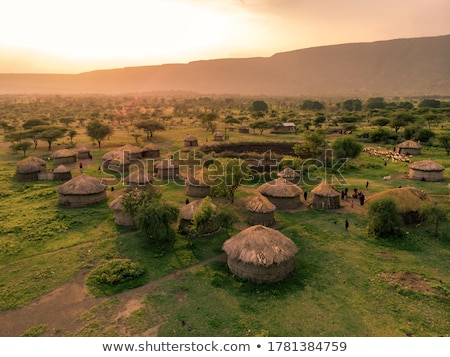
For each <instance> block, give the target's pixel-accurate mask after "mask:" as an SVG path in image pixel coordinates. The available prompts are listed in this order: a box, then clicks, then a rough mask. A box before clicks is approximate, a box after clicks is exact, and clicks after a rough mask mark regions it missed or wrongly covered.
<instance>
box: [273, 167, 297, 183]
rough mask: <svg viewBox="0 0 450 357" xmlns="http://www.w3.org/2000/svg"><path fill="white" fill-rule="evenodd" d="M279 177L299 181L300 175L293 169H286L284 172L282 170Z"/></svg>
mask: <svg viewBox="0 0 450 357" xmlns="http://www.w3.org/2000/svg"><path fill="white" fill-rule="evenodd" d="M277 176H278V177H281V178H285V179H287V180H297V179H299V178H300V173H299V172H298V171H295V170H294V169H293V168H291V167H286V168H284V169H283V170H281V171H280V172H279V173H278V175H277Z"/></svg>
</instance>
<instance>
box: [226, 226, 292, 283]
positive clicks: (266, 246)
mask: <svg viewBox="0 0 450 357" xmlns="http://www.w3.org/2000/svg"><path fill="white" fill-rule="evenodd" d="M223 250H224V251H225V253H226V255H227V264H228V268H229V269H230V271H231V272H232V273H233V274H235V275H237V276H239V277H241V278H243V279H248V280H251V281H254V282H256V283H272V282H277V281H281V280H283V279H285V278H287V277H289V276H290V275H291V274H292V272H293V271H294V268H295V254H296V253H297V251H298V248H297V246H296V245H295V243H294V242H293V241H292V240H291V239H289V238H288V237H286V236H285V235H284V234H282V233H280V232H278V231H277V230H275V229H272V228H269V227H265V226H263V225H257V226H251V227H249V228H247V229H245V230H243V231H241V232H240V233H238V234H236V235H234V236H233V237H231V238H230V239H228V240H227V241H225V243H224V244H223Z"/></svg>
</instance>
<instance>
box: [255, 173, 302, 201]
mask: <svg viewBox="0 0 450 357" xmlns="http://www.w3.org/2000/svg"><path fill="white" fill-rule="evenodd" d="M258 192H259V193H261V194H263V195H264V196H271V197H297V196H300V195H301V194H302V192H303V190H302V189H301V188H300V186H297V185H296V184H294V183H292V182H290V181H288V180H286V179H284V178H282V177H280V178H278V179H275V180H272V181H269V182H266V183H264V184H262V185H261V186H259V187H258Z"/></svg>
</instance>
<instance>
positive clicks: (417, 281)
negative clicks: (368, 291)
mask: <svg viewBox="0 0 450 357" xmlns="http://www.w3.org/2000/svg"><path fill="white" fill-rule="evenodd" d="M378 277H380V278H381V279H383V280H385V281H387V282H388V283H389V285H392V286H398V287H401V288H403V289H407V290H411V291H414V292H417V293H428V294H434V295H437V296H441V297H445V296H446V294H445V293H444V292H443V291H441V290H439V289H437V288H436V286H439V285H440V284H441V282H440V281H438V280H432V279H427V278H425V277H423V276H421V275H419V274H416V273H411V272H389V273H380V274H378Z"/></svg>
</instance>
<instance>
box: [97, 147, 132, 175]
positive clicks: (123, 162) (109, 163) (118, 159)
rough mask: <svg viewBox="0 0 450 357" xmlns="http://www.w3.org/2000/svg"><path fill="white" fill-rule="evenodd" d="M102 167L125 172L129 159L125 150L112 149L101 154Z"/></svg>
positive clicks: (127, 168)
mask: <svg viewBox="0 0 450 357" xmlns="http://www.w3.org/2000/svg"><path fill="white" fill-rule="evenodd" d="M102 160H103V167H104V168H106V169H109V170H111V171H118V172H125V171H129V169H130V159H129V157H128V155H127V154H126V153H125V151H122V150H113V151H109V152H107V153H106V154H104V155H103V156H102Z"/></svg>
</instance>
